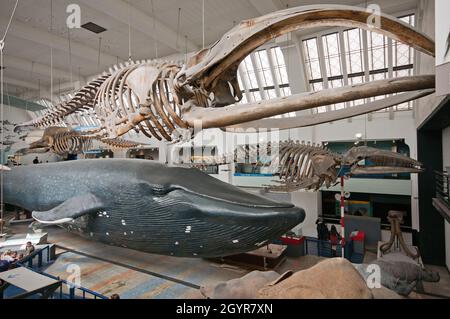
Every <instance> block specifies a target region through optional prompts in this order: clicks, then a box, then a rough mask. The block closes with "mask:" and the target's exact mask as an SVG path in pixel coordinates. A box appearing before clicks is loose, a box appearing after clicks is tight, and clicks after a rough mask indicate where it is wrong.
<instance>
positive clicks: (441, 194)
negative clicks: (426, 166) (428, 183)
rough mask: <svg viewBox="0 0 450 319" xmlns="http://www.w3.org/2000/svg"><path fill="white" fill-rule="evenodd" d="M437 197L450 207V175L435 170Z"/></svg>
mask: <svg viewBox="0 0 450 319" xmlns="http://www.w3.org/2000/svg"><path fill="white" fill-rule="evenodd" d="M435 176H436V198H437V199H439V200H440V201H441V202H443V203H444V204H445V205H446V206H447V207H448V208H450V175H449V174H448V173H447V172H438V171H435Z"/></svg>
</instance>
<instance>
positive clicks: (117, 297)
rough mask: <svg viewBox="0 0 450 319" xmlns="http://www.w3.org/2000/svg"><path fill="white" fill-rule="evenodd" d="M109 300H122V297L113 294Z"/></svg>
mask: <svg viewBox="0 0 450 319" xmlns="http://www.w3.org/2000/svg"><path fill="white" fill-rule="evenodd" d="M109 299H120V296H119V295H118V294H113V295H111V297H110V298H109Z"/></svg>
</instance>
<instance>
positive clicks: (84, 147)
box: [16, 126, 141, 156]
mask: <svg viewBox="0 0 450 319" xmlns="http://www.w3.org/2000/svg"><path fill="white" fill-rule="evenodd" d="M94 141H98V142H100V143H102V144H105V145H107V146H108V147H110V148H113V149H127V148H136V147H139V146H141V143H137V142H132V141H127V140H124V139H121V138H101V137H100V136H98V135H95V134H94V135H89V133H88V132H78V131H75V130H73V129H71V128H68V127H57V126H51V127H48V128H46V129H45V130H44V133H43V135H42V138H40V139H39V140H37V141H36V142H33V143H31V144H30V145H29V146H28V147H27V148H24V149H20V150H18V151H16V154H18V155H26V154H32V153H47V152H51V153H54V154H57V155H59V156H65V155H67V154H79V153H83V152H86V151H89V150H91V149H92V148H93V145H94V144H93V142H94Z"/></svg>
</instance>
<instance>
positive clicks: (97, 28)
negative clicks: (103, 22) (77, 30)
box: [81, 22, 106, 34]
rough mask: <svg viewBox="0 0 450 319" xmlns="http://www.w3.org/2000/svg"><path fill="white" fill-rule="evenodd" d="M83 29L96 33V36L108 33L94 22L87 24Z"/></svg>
mask: <svg viewBox="0 0 450 319" xmlns="http://www.w3.org/2000/svg"><path fill="white" fill-rule="evenodd" d="M81 27H82V28H84V29H86V30H89V31H91V32H94V33H96V34H99V33H102V32H105V31H106V29H105V28H104V27H102V26H99V25H98V24H96V23H94V22H88V23H85V24H83V25H82V26H81Z"/></svg>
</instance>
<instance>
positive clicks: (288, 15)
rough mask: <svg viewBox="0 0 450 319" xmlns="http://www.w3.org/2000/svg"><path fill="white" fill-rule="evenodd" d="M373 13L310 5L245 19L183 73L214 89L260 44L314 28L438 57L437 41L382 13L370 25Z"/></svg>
mask: <svg viewBox="0 0 450 319" xmlns="http://www.w3.org/2000/svg"><path fill="white" fill-rule="evenodd" d="M373 17H374V14H373V12H369V11H367V10H365V8H359V7H353V6H343V5H329V4H327V5H311V6H302V7H296V8H290V9H286V10H281V11H277V12H273V13H270V14H267V15H265V16H262V17H258V18H255V19H252V20H246V21H243V22H241V23H240V24H239V25H237V26H236V27H234V28H233V29H231V30H230V31H229V32H227V33H226V34H225V35H224V36H223V37H222V39H221V40H219V41H217V42H216V43H215V44H213V45H212V46H211V47H209V48H207V49H205V50H202V51H200V52H199V53H197V54H196V55H194V56H193V57H192V58H191V59H190V60H189V63H188V65H187V69H186V71H185V72H184V77H185V79H186V81H188V82H190V83H195V82H197V81H198V82H201V83H202V84H203V87H205V88H206V89H208V88H210V87H211V86H214V82H215V81H216V80H217V79H219V78H221V76H222V75H223V74H224V73H226V72H227V70H230V69H232V68H233V67H236V66H237V65H238V64H239V63H240V62H241V61H242V60H243V59H244V58H245V57H246V56H248V55H249V54H250V53H251V52H253V51H254V50H255V49H257V48H258V47H260V46H261V45H263V44H265V43H267V42H269V41H270V40H272V39H274V38H277V37H279V36H281V35H283V34H286V33H289V32H293V31H296V30H301V29H307V28H315V27H349V28H361V29H365V30H368V31H372V32H376V33H380V34H383V35H385V36H387V37H389V38H391V39H394V40H397V41H400V42H402V43H404V44H407V45H409V46H411V47H413V48H415V49H417V50H418V51H421V52H423V53H425V54H428V55H431V56H434V55H435V44H434V41H433V40H432V39H431V38H429V37H428V36H426V35H425V34H423V33H420V32H418V31H416V30H414V28H412V27H411V26H409V25H407V24H406V23H403V22H402V21H400V20H398V19H396V18H395V17H392V16H390V15H386V14H384V13H380V15H379V16H375V18H379V22H380V23H379V24H376V23H370V21H371V19H372V18H373Z"/></svg>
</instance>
